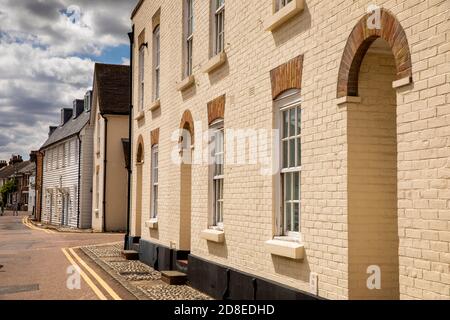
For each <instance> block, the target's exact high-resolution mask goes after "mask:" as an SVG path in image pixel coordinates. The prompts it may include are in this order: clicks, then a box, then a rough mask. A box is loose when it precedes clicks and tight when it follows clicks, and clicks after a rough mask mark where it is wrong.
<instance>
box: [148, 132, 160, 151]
mask: <svg viewBox="0 0 450 320" xmlns="http://www.w3.org/2000/svg"><path fill="white" fill-rule="evenodd" d="M150 140H151V144H152V147H153V146H154V145H155V144H158V143H159V128H157V129H155V130H152V131H151V132H150Z"/></svg>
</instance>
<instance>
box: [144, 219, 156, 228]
mask: <svg viewBox="0 0 450 320" xmlns="http://www.w3.org/2000/svg"><path fill="white" fill-rule="evenodd" d="M145 226H146V227H147V228H149V229H152V230H157V229H158V218H156V219H150V220H149V221H146V222H145Z"/></svg>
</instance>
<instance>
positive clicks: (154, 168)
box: [150, 144, 159, 219]
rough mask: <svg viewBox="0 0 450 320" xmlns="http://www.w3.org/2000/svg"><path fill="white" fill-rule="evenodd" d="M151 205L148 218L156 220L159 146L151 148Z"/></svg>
mask: <svg viewBox="0 0 450 320" xmlns="http://www.w3.org/2000/svg"><path fill="white" fill-rule="evenodd" d="M151 183H152V194H151V205H150V218H151V219H158V195H159V145H158V144H155V145H153V146H152V161H151Z"/></svg>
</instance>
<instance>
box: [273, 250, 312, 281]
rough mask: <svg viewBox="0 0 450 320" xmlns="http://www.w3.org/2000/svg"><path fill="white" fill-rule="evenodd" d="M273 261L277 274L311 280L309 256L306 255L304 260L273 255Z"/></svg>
mask: <svg viewBox="0 0 450 320" xmlns="http://www.w3.org/2000/svg"><path fill="white" fill-rule="evenodd" d="M272 263H273V267H274V269H275V273H276V274H278V275H282V276H286V277H288V278H291V279H295V280H300V281H303V282H309V274H310V272H311V268H310V267H309V262H308V257H307V256H306V255H305V257H304V258H303V260H299V261H297V260H292V259H289V258H284V257H278V256H274V255H272Z"/></svg>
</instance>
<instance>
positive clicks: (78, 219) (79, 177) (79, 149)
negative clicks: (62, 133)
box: [77, 133, 81, 229]
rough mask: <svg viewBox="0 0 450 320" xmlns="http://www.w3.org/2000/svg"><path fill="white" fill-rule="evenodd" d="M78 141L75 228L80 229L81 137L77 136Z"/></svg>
mask: <svg viewBox="0 0 450 320" xmlns="http://www.w3.org/2000/svg"><path fill="white" fill-rule="evenodd" d="M77 138H78V141H79V142H80V143H79V145H78V191H77V192H78V197H77V202H78V204H77V228H78V229H80V193H81V186H80V184H81V137H80V134H79V133H78V134H77Z"/></svg>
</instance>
